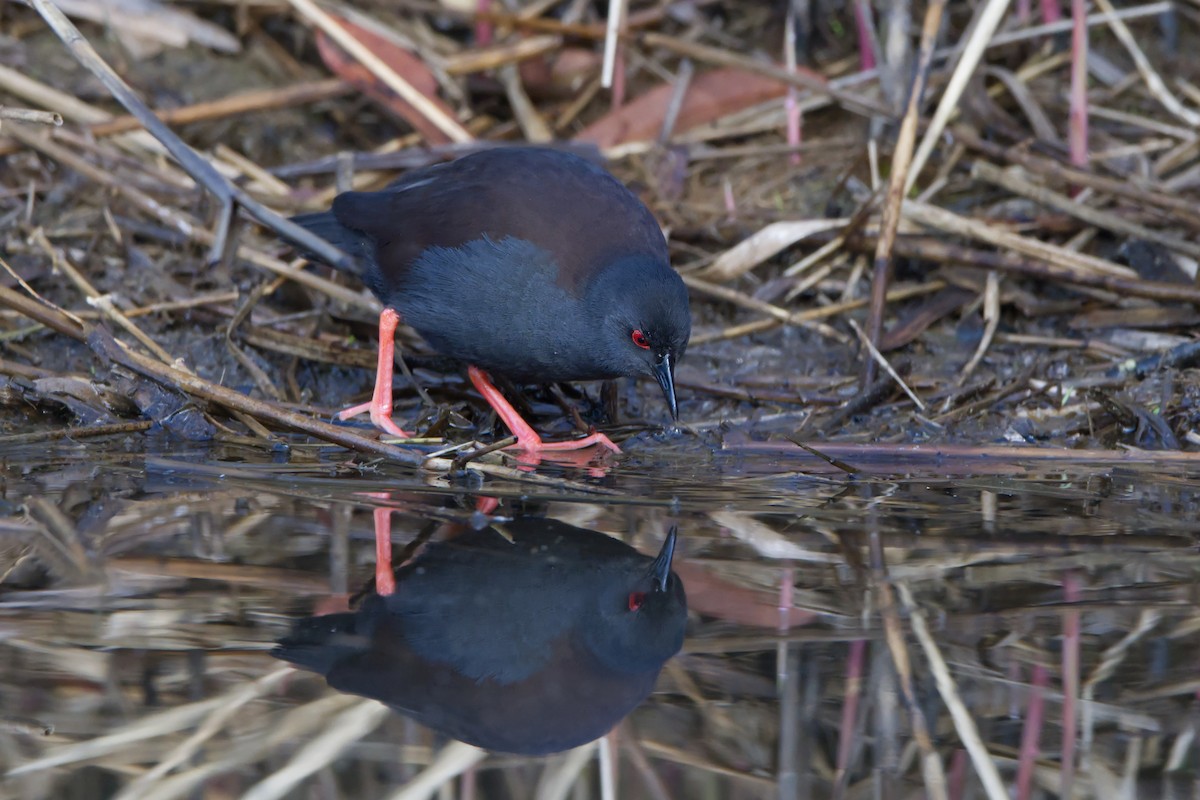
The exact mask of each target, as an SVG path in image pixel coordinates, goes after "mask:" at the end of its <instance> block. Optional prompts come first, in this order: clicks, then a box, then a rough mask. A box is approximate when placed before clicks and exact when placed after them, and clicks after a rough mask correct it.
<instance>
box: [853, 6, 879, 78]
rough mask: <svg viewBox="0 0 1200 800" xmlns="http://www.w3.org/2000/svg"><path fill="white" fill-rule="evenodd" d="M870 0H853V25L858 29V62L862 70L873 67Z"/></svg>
mask: <svg viewBox="0 0 1200 800" xmlns="http://www.w3.org/2000/svg"><path fill="white" fill-rule="evenodd" d="M872 24H873V20H872V14H871V0H854V27H855V29H856V30H857V31H858V63H859V64H861V65H862V68H863V71H864V72H866V71H867V70H869V69H875V48H874V46H873V45H872V38H871V27H872Z"/></svg>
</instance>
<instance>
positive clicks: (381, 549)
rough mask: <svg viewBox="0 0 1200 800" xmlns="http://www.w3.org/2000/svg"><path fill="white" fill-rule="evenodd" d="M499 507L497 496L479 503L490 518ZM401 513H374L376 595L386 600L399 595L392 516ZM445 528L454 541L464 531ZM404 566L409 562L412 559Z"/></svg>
mask: <svg viewBox="0 0 1200 800" xmlns="http://www.w3.org/2000/svg"><path fill="white" fill-rule="evenodd" d="M361 494H362V495H363V496H364V497H373V498H376V499H379V500H391V499H392V495H391V494H390V493H389V492H362V493H361ZM499 506H500V500H499V499H498V498H495V497H487V496H480V497H478V498H476V500H475V510H476V511H478V512H479V513H481V514H486V515H488V516H491V515H492V513H493V512H494V511H495V510H496V509H497V508H498V507H499ZM401 510H403V508H402V507H401V508H397V507H395V506H379V507H377V508H375V509H373V510H372V512H371V515H372V517H373V518H374V521H375V593H376V594H380V595H383V596H385V597H386V596H387V595H390V594H395V593H396V571H395V566H394V565H393V564H392V514H393V512H396V511H401ZM443 529H444V532H445V534H446V535H448V536H449V537H450V538H454V536H455V535H457V532H456V529H458V530H461V526H458V525H455V524H451V523H447V524H446V525H444V526H443ZM424 547H425V545H424V544H422V545H420V546H418V547H417V549H416V550H414V551H413V552H412V553H411V554H410V555H409V557H408V558H409V560H411V559H413V558H416V557H417V555H419V554H420V552H421V550H422V549H423V548H424ZM404 563H408V560H406V561H405V562H404ZM401 566H403V565H401Z"/></svg>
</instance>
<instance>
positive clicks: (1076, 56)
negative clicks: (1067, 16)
mask: <svg viewBox="0 0 1200 800" xmlns="http://www.w3.org/2000/svg"><path fill="white" fill-rule="evenodd" d="M1071 21H1072V23H1073V24H1072V26H1071V102H1070V108H1069V110H1068V112H1067V150H1068V151H1069V152H1070V154H1071V163H1072V164H1074V165H1075V166H1077V167H1082V166H1086V165H1087V163H1088V97H1087V53H1088V29H1087V4H1086V3H1085V2H1084V0H1071Z"/></svg>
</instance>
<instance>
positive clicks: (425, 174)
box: [333, 148, 667, 292]
mask: <svg viewBox="0 0 1200 800" xmlns="http://www.w3.org/2000/svg"><path fill="white" fill-rule="evenodd" d="M333 214H334V215H335V216H336V217H337V220H338V221H339V222H340V223H341V224H342V225H344V226H346V227H347V228H350V229H352V230H355V231H360V232H362V233H364V234H366V235H367V236H369V237H370V238H372V239H373V240H374V241H375V243H376V245H377V247H378V252H377V256H376V263H377V267H378V269H379V270H380V272H381V277H382V279H383V280H382V281H380V285H388V286H399V285H401V284H402V283H403V272H404V271H405V270H407V269H408V267H410V266H411V265H412V264H413V263H414V262H415V261H416V260H417V258H418V257H419V256H420V255H421V254H422V253H424V252H425V251H426V250H428V248H431V247H442V248H456V247H461V246H462V245H464V244H466V243H467V242H471V241H474V240H478V239H480V238H482V237H485V236H486V237H489V238H491V239H493V240H495V241H499V240H501V239H503V238H505V237H508V236H511V237H515V238H518V239H523V240H525V241H528V242H531V243H532V244H534V245H536V246H537V247H538V248H540V249H542V250H544V251H546V252H548V253H549V254H550V255H551V256H552V257H553V259H554V261H555V262H556V263H557V264H558V266H559V274H558V281H559V284H560V285H561V286H562V287H563V288H564V289H567V290H568V291H572V292H573V291H575V290H576V289H577V288H578V287H580V286H581V285H582V284H583V283H585V282H586V281H587V279H588V278H589V277H590V276H591V275H592V274H594V272H595V271H596V270H598V269H600V268H601V267H602V266H604V265H605V264H608V263H609V262H611V261H612V260H614V259H616V258H621V257H624V256H630V255H649V256H653V257H655V258H656V259H660V260H661V261H662V262H663V263H666V262H667V248H666V243H665V241H664V239H663V235H662V231H661V229H660V228H659V226H658V223H657V222H656V221H655V219H654V216H653V215H652V214H651V213H650V212H649V211H648V210H647V209H646V207H645V206H644V205H642V203H641V202H640V201H639V200H638V199H637V198H636V197H635V196H634V195H633V194H632V193H631V192H629V190H628V189H626V188H625V187H624V186H623V185H622V184H621V183H620V182H619V181H617V180H616V179H615V178H613V177H612V176H611V175H610V174H609V173H608V172H606V171H605V170H604V169H602V168H601V167H598V166H596V165H594V164H592V163H590V162H588V161H585V160H584V159H581V158H579V157H578V156H574V155H571V154H568V153H563V152H561V151H555V150H548V149H540V148H500V149H495V150H488V151H484V152H481V153H476V154H473V155H470V156H466V157H464V158H461V159H459V160H457V161H453V162H450V163H447V164H439V165H437V166H434V167H429V168H426V169H422V170H417V171H415V172H412V173H409V174H408V175H406V176H404V178H402V179H401V180H400V181H398V182H396V183H395V184H393V185H392V186H390V187H388V188H387V189H385V190H383V191H382V192H372V193H367V192H347V193H345V194H342V195H340V196H338V198H337V200H336V201H335V202H334V205H333ZM372 288H376V287H375V286H372Z"/></svg>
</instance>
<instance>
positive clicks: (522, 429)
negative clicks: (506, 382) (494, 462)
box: [467, 367, 621, 453]
mask: <svg viewBox="0 0 1200 800" xmlns="http://www.w3.org/2000/svg"><path fill="white" fill-rule="evenodd" d="M467 375H468V376H469V377H470V378H471V383H473V384H475V388H476V389H477V390H478V391H479V393H480V394H481V395H483V399H484V400H487V401H488V404H489V405H491V407H492V408H494V409H495V410H496V413H497V414H499V415H500V419H502V420H503V421H504V424H505V425H507V426H508V429H509V430H510V431H512V432H513V434H514V435H516V437H517V443H516V445H514V446H515V447H516V448H517V449H518V450H524V451H525V452H527V453H538V452H541V451H544V450H581V449H583V448H584V447H592V446H594V445H601V446H603V447H607V448H608V449H609V450H612V451H613V452H614V453H619V452H621V448H619V447H617V446H616V445H615V444H613V443H612V441H611V440H610V439H609V438H608V437H607V436H605V435H604V434H603V433H593V434H592V435H590V436H585V437H583V438H582V439H575V440H572V441H570V442H543V441H542V437H540V436H538V434H537V431H535V430H534V429H533V428H532V427H530V425H529V423H528V422H526V421H525V420H524V419H522V418H521V415H520V414H518V413H517V410H516V409H515V408H513V407H512V404H511V403H509V402H508V401H507V400H505V399H504V395H502V394H500V390H499V389H497V388H496V387H495V386H493V385H492V382H491V381H490V380H489V379H488V376H487V374H486V373H484V371H483V370H481V369H479V368H478V367H467Z"/></svg>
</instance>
